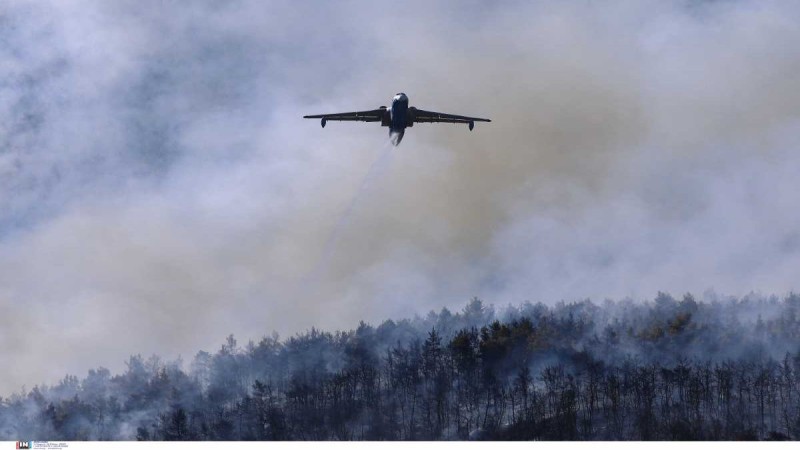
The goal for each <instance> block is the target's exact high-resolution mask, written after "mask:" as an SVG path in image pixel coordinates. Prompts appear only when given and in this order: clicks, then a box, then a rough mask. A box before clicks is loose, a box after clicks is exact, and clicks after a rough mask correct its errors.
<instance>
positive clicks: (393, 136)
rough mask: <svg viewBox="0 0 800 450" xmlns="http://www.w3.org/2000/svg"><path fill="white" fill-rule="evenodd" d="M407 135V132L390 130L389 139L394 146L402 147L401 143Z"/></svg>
mask: <svg viewBox="0 0 800 450" xmlns="http://www.w3.org/2000/svg"><path fill="white" fill-rule="evenodd" d="M404 134H406V131H405V130H401V131H396V130H389V139H390V140H391V141H392V145H394V146H395V147H397V146H398V145H400V141H402V140H403V135H404Z"/></svg>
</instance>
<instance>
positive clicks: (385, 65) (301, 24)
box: [0, 1, 800, 392]
mask: <svg viewBox="0 0 800 450" xmlns="http://www.w3.org/2000/svg"><path fill="white" fill-rule="evenodd" d="M798 12H800V11H798V10H797V7H796V6H793V5H790V4H788V3H777V2H776V3H772V2H754V1H753V2H744V1H742V2H713V3H709V4H706V3H698V2H691V3H686V4H683V3H673V4H670V5H667V4H665V3H664V2H652V3H647V2H638V3H636V4H631V3H628V2H619V3H614V4H607V3H606V4H603V5H602V6H600V5H592V4H588V3H583V2H581V3H574V4H569V5H566V4H563V3H562V2H552V3H537V4H529V2H522V3H519V4H517V3H513V2H509V3H503V4H495V5H484V4H481V3H475V4H466V3H463V2H458V3H453V4H437V5H433V6H432V5H428V4H423V3H419V4H414V3H412V4H410V5H409V6H408V7H406V8H404V11H403V13H402V14H401V13H398V12H396V11H391V10H389V9H388V8H386V7H385V6H383V5H374V6H372V5H367V4H363V3H358V2H353V3H335V4H321V3H319V2H310V3H307V4H300V3H297V2H230V3H215V2H206V3H193V4H191V5H187V4H181V3H171V2H158V3H154V4H150V5H143V4H142V3H141V2H129V3H122V2H114V3H106V2H55V3H52V4H41V3H34V4H25V3H19V4H15V5H11V6H7V7H6V8H5V9H4V10H3V11H2V12H0V23H2V25H3V26H2V27H0V52H1V54H2V57H0V79H2V80H4V81H3V82H2V84H0V131H2V133H1V135H2V138H1V139H2V141H0V145H2V147H0V187H1V189H0V207H2V210H3V214H2V215H0V315H2V317H4V318H6V321H5V326H4V327H3V330H2V331H0V363H1V364H4V365H5V366H6V367H11V366H13V367H15V370H14V371H13V373H9V374H6V376H5V377H3V382H2V385H0V392H8V391H11V390H17V389H18V388H19V387H20V386H21V385H22V384H27V385H28V387H30V386H31V385H32V384H35V383H37V382H41V381H48V380H50V381H52V380H54V379H56V378H58V377H60V376H61V375H63V373H64V372H65V371H71V372H77V373H82V372H84V371H85V370H86V369H87V368H88V367H93V366H98V365H104V366H110V367H111V368H118V367H119V366H120V365H121V361H122V360H123V359H124V358H125V356H126V355H128V354H131V353H139V352H141V353H145V354H147V353H152V352H156V351H157V352H158V353H161V354H168V353H170V352H171V353H172V354H175V355H177V354H179V353H183V355H184V357H188V356H189V354H188V352H191V351H194V350H196V349H197V348H198V347H210V346H212V345H215V343H217V342H219V341H220V339H221V337H222V336H225V335H227V334H228V333H230V332H234V333H236V334H237V336H239V337H245V338H247V337H253V338H256V337H258V336H260V335H262V334H264V333H268V332H270V331H271V330H273V329H275V330H278V331H280V332H281V333H283V334H291V333H294V332H296V331H298V330H301V329H305V328H307V327H311V326H324V327H326V328H334V327H342V326H345V327H349V326H351V325H352V324H353V323H355V322H356V321H357V320H360V319H365V320H373V321H374V320H378V319H381V318H384V317H386V316H393V317H394V316H404V315H410V314H414V313H424V312H425V311H426V310H428V309H430V308H436V309H438V308H441V307H443V306H454V305H455V306H458V305H461V304H463V302H464V300H465V299H466V298H469V297H471V296H473V295H479V296H482V297H484V298H485V299H486V300H488V301H492V302H496V303H505V302H514V303H517V302H521V301H526V300H534V301H536V300H541V301H545V302H552V301H557V300H560V299H568V300H569V299H576V298H583V297H592V298H594V299H600V298H603V297H616V298H619V297H623V296H631V297H634V298H647V297H652V296H653V295H654V294H655V293H656V292H657V291H659V290H664V291H672V292H676V293H678V292H683V291H693V292H695V293H699V292H703V291H705V290H707V289H714V290H716V291H719V292H724V293H727V294H743V293H746V292H749V291H751V290H757V291H759V290H760V291H763V292H770V293H772V292H774V293H779V294H780V293H783V292H786V291H789V290H791V289H796V288H797V276H796V275H797V272H796V268H797V267H798V264H799V263H800V234H798V233H799V232H798V231H797V224H798V223H800V212H798V209H797V208H796V204H797V200H798V198H797V194H796V192H797V190H796V189H795V188H794V187H795V174H796V172H797V168H798V165H799V164H800V156H798V155H799V154H798V151H797V149H796V142H797V136H798V132H799V131H800V129H799V128H798V111H800V81H799V80H798V78H797V76H796V74H797V73H798V69H800V55H798V54H797V52H796V51H795V49H796V48H798V46H799V44H800V27H797V21H796V19H795V18H796V17H798ZM401 90H402V91H405V92H406V93H408V94H409V96H410V98H411V102H412V104H415V105H417V106H419V107H422V108H426V109H432V110H438V111H446V112H454V113H461V114H474V115H479V116H488V117H491V118H492V119H493V120H494V122H493V123H491V124H485V125H484V124H479V125H478V127H477V128H476V130H475V131H473V132H472V133H470V132H469V131H467V129H466V127H457V126H432V125H425V124H420V125H417V126H415V127H413V128H412V129H410V130H409V131H408V133H407V135H406V137H405V139H404V141H403V144H402V145H401V146H400V147H398V148H397V149H394V150H393V154H392V159H391V165H390V166H389V167H388V168H387V169H386V170H385V171H384V172H383V173H382V177H381V178H379V179H377V180H375V181H374V182H372V183H371V184H370V186H369V189H368V190H367V192H365V193H364V194H363V195H362V197H361V198H359V202H358V204H357V205H356V207H355V208H353V211H352V217H350V218H349V219H348V220H347V222H346V223H347V227H346V228H345V229H343V230H342V231H341V233H340V235H339V236H338V237H337V242H336V246H335V251H334V253H333V254H332V255H331V256H330V261H329V262H328V263H327V264H325V267H324V268H323V270H322V271H321V272H320V273H319V275H318V276H314V277H312V278H309V276H308V274H309V272H310V271H312V270H313V268H314V267H315V265H317V264H318V262H319V261H320V258H323V256H324V255H323V252H324V250H325V247H326V243H327V242H329V240H330V238H331V233H332V231H333V229H334V227H335V225H336V224H337V223H338V222H339V221H340V215H341V214H342V212H343V211H344V210H345V209H346V208H347V206H348V204H349V203H350V201H351V199H352V196H353V195H354V193H355V191H356V190H357V189H358V187H359V186H360V184H361V182H362V179H363V177H364V176H365V175H366V170H367V168H368V167H369V166H370V164H371V163H372V162H373V160H374V159H375V158H377V156H378V153H379V152H380V150H381V147H382V146H383V145H384V143H385V140H386V139H387V138H388V137H387V136H386V135H385V134H386V130H385V129H382V128H379V127H375V126H369V125H364V124H361V125H359V124H339V123H331V124H330V125H329V126H328V127H326V128H325V130H321V129H320V128H319V124H318V123H317V122H313V121H304V120H302V119H300V117H301V116H302V115H303V114H309V113H322V112H335V111H340V110H341V111H345V110H352V109H362V108H364V109H366V108H374V107H376V106H379V105H382V104H387V102H388V101H389V99H390V97H391V95H392V94H394V93H395V92H398V91H401ZM309 280H310V281H309Z"/></svg>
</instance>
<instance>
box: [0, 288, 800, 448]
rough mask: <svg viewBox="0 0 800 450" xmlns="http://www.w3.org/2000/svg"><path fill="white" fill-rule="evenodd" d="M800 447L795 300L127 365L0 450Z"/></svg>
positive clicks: (662, 305) (69, 388)
mask: <svg viewBox="0 0 800 450" xmlns="http://www.w3.org/2000/svg"><path fill="white" fill-rule="evenodd" d="M21 437H24V438H25V439H36V440H83V439H139V440H294V439H303V440H328V439H335V440H356V439H359V440H361V439H367V440H400V439H410V440H413V439H418V440H433V439H497V440H505V439H514V440H520V439H545V440H571V439H603V440H614V439H637V440H638V439H641V440H650V439H657V440H696V439H699V440H736V439H746V440H755V439H769V440H776V439H798V438H800V296H796V295H789V296H788V297H786V298H784V299H778V298H775V297H770V298H763V297H759V296H755V295H753V296H748V297H745V298H743V299H725V300H724V301H717V300H712V301H707V302H698V301H696V300H695V299H694V298H693V297H692V296H690V295H686V296H685V297H684V298H683V299H682V300H680V301H677V300H675V299H673V298H672V297H671V296H669V295H667V294H660V295H659V296H658V297H657V298H656V299H655V301H654V302H649V303H635V302H632V301H623V302H619V303H614V302H610V301H606V302H604V303H603V304H602V305H595V304H594V303H592V302H590V301H588V300H587V301H584V302H578V303H569V304H566V303H560V304H558V305H556V306H554V307H547V306H544V305H542V304H536V305H531V304H526V305H524V306H522V307H519V308H515V307H509V308H507V310H506V311H504V312H503V313H502V314H496V313H495V311H494V309H493V308H492V307H486V306H485V305H484V304H483V303H481V302H480V301H479V300H477V299H474V300H473V301H471V302H470V303H469V304H468V305H467V307H466V308H465V309H464V310H463V311H462V312H461V313H457V314H453V313H451V312H449V311H447V310H442V311H441V312H440V313H438V314H437V313H431V314H429V315H428V316H427V317H425V318H416V319H414V320H403V321H399V322H394V321H391V320H387V321H386V322H384V323H383V324H381V325H380V326H378V327H377V328H374V327H372V326H370V325H367V324H364V323H363V322H362V323H361V324H360V325H359V326H358V328H357V329H355V330H352V331H348V332H336V333H327V332H322V331H319V330H316V329H312V330H310V331H308V332H306V333H303V334H299V335H297V336H295V337H292V338H289V339H288V340H285V341H281V340H279V339H278V338H277V336H273V337H267V338H264V339H262V340H261V341H260V342H259V343H253V342H250V343H248V344H247V345H246V346H245V347H240V346H239V345H238V343H237V341H236V339H234V337H233V336H230V337H228V339H227V340H226V342H225V344H224V345H223V346H222V347H221V348H220V350H219V351H218V352H217V353H216V354H210V353H207V352H199V353H198V354H197V356H196V357H195V358H194V360H193V361H192V363H191V364H190V367H189V368H188V370H184V369H183V368H182V364H181V362H180V361H177V362H174V363H164V362H162V361H161V360H160V359H159V358H158V357H155V356H154V357H151V358H149V359H147V360H145V359H143V358H142V357H141V356H133V357H131V358H130V359H129V360H128V362H127V370H126V371H125V372H124V373H122V374H119V375H114V376H112V375H111V374H110V372H109V371H108V370H106V369H102V368H101V369H97V370H90V371H89V373H88V375H87V376H86V377H85V378H84V379H82V380H79V379H78V378H77V377H75V376H67V377H65V378H64V379H63V380H62V381H61V382H60V383H59V384H58V385H57V386H52V387H47V386H37V387H34V388H33V389H32V390H31V391H29V392H22V393H20V394H15V395H12V396H11V397H9V398H5V399H0V438H2V439H6V440H12V439H19V438H21Z"/></svg>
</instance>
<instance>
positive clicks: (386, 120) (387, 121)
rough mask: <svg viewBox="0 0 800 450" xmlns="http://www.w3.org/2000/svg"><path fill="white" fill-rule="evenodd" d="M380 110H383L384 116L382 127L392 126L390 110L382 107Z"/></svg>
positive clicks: (382, 117)
mask: <svg viewBox="0 0 800 450" xmlns="http://www.w3.org/2000/svg"><path fill="white" fill-rule="evenodd" d="M379 109H382V110H383V116H381V126H382V127H388V126H390V125H391V124H392V115H391V114H390V113H389V110H387V109H386V107H385V106H381V107H380V108H379Z"/></svg>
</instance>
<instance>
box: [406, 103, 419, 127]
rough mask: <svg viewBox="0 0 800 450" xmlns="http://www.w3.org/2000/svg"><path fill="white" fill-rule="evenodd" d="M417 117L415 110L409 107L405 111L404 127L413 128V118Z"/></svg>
mask: <svg viewBox="0 0 800 450" xmlns="http://www.w3.org/2000/svg"><path fill="white" fill-rule="evenodd" d="M416 116H417V108H415V107H413V106H412V107H411V108H408V110H406V126H407V127H413V126H414V118H416Z"/></svg>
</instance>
